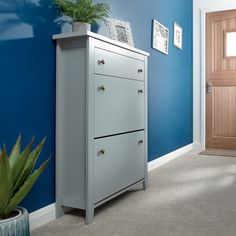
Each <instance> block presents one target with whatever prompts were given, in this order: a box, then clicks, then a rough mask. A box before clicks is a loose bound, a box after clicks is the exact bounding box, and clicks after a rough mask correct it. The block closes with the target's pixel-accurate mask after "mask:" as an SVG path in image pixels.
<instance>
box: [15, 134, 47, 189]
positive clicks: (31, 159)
mask: <svg viewBox="0 0 236 236" xmlns="http://www.w3.org/2000/svg"><path fill="white" fill-rule="evenodd" d="M45 140H46V138H44V139H42V141H41V142H40V143H39V144H38V145H37V147H36V148H35V149H34V150H33V151H32V152H31V153H30V154H29V156H28V158H27V160H26V163H25V166H24V169H23V171H22V173H21V176H20V177H19V179H18V180H17V182H16V184H15V186H14V190H13V191H14V193H15V192H17V191H18V190H19V188H20V187H21V186H22V184H23V183H24V182H25V180H26V179H27V178H28V177H29V175H30V174H31V173H32V171H33V169H34V166H35V164H36V162H37V160H38V157H39V155H40V153H41V151H42V149H43V146H44V143H45Z"/></svg>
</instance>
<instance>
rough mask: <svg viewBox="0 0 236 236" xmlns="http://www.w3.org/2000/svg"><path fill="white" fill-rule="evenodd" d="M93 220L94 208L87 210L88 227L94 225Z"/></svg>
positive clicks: (86, 221) (86, 220)
mask: <svg viewBox="0 0 236 236" xmlns="http://www.w3.org/2000/svg"><path fill="white" fill-rule="evenodd" d="M93 218H94V207H89V209H87V210H86V217H85V223H86V225H89V224H91V223H93Z"/></svg>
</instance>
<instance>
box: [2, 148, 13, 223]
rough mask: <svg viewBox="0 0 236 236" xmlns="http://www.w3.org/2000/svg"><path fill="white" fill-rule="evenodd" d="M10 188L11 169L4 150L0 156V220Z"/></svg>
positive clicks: (10, 193) (10, 194)
mask: <svg viewBox="0 0 236 236" xmlns="http://www.w3.org/2000/svg"><path fill="white" fill-rule="evenodd" d="M12 186H13V183H12V173H11V168H10V165H9V160H8V158H7V154H6V149H5V148H4V149H3V151H2V153H1V155H0V219H1V218H3V216H4V214H3V213H4V209H5V208H6V206H7V205H8V203H9V201H10V198H11V196H12Z"/></svg>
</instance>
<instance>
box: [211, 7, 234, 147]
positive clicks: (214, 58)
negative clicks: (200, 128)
mask: <svg viewBox="0 0 236 236" xmlns="http://www.w3.org/2000/svg"><path fill="white" fill-rule="evenodd" d="M228 32H236V10H230V11H222V12H214V13H208V14H207V16H206V148H211V149H236V55H232V54H234V53H232V54H231V53H230V54H229V53H228V52H227V53H228V55H230V56H227V53H226V47H227V43H228V41H227V40H226V39H227V37H228V35H229V34H228ZM235 44H236V40H235ZM235 44H234V45H235ZM232 50H233V49H232ZM232 50H231V51H232Z"/></svg>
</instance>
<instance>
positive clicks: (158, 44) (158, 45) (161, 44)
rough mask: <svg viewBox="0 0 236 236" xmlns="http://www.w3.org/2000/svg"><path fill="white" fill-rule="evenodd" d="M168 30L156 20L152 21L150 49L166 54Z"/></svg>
mask: <svg viewBox="0 0 236 236" xmlns="http://www.w3.org/2000/svg"><path fill="white" fill-rule="evenodd" d="M168 41H169V30H168V29H167V28H166V27H165V26H164V25H162V24H160V23H159V22H158V21H157V20H153V37H152V47H153V48H155V49H157V50H158V51H160V52H162V53H164V54H166V55H167V54H168Z"/></svg>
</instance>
